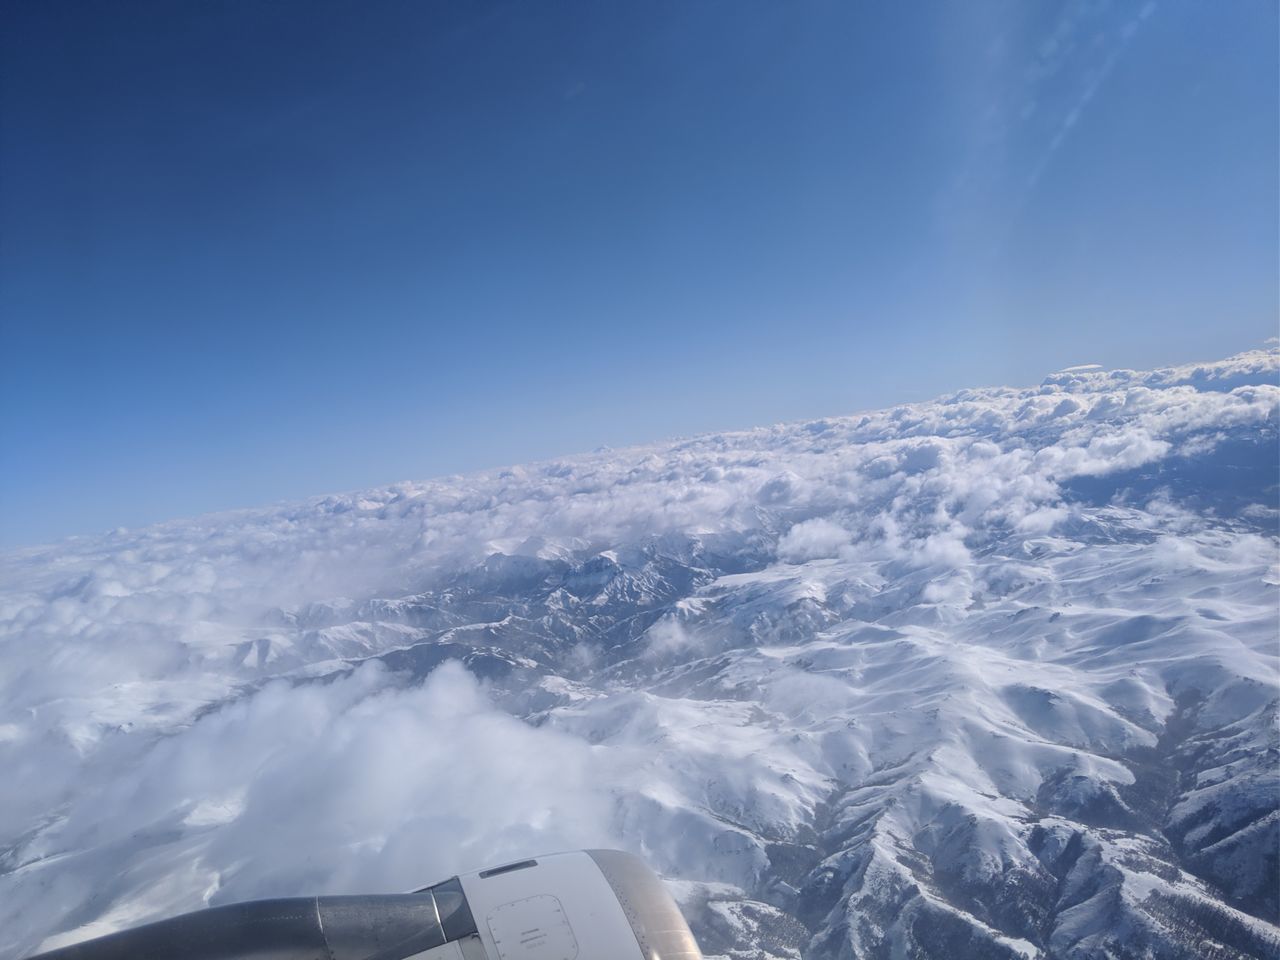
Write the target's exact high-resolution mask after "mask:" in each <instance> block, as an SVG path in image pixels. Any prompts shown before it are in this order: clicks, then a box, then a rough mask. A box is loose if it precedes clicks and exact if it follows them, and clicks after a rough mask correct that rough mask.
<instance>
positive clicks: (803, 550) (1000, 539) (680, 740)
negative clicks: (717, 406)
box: [0, 350, 1280, 960]
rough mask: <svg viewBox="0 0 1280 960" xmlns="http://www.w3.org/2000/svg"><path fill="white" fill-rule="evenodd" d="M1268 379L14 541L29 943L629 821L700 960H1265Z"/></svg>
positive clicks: (0, 935) (543, 847)
mask: <svg viewBox="0 0 1280 960" xmlns="http://www.w3.org/2000/svg"><path fill="white" fill-rule="evenodd" d="M1278 371H1280V356H1278V355H1277V352H1276V351H1275V350H1266V351H1255V352H1251V353H1247V354H1242V355H1240V356H1237V357H1233V358H1231V359H1229V360H1225V361H1221V362H1216V363H1205V364H1200V365H1196V366H1187V367H1177V368H1169V369H1163V370H1157V371H1154V372H1146V373H1140V372H1133V371H1112V372H1103V371H1096V370H1091V369H1071V370H1068V371H1065V372H1063V373H1061V374H1057V375H1054V376H1052V377H1050V378H1048V379H1047V380H1046V381H1045V382H1044V383H1043V384H1042V385H1040V386H1038V387H1034V388H1031V389H1011V388H998V389H975V390H967V391H963V392H961V393H958V394H954V395H952V396H948V397H943V398H941V399H939V400H936V401H933V402H930V403H923V404H915V405H907V406H900V407H895V408H892V409H888V410H882V411H878V412H874V413H868V414H865V415H860V416H853V417H844V418H833V419H830V420H821V421H815V422H812V423H800V424H789V425H784V426H777V427H771V428H766V429H760V430H754V431H749V432H744V433H733V434H723V435H716V436H704V437H698V438H695V439H692V440H687V441H682V442H677V443H672V444H669V445H658V446H650V447H642V448H636V449H630V450H625V451H602V452H598V453H596V454H593V455H590V456H583V457H578V458H574V459H568V460H563V461H557V462H554V463H544V464H536V465H532V466H526V467H519V468H512V469H509V470H503V471H496V472H492V473H488V474H479V475H474V476H468V477H453V478H448V479H444V480H440V481H435V482H430V483H423V484H402V485H398V486H394V487H391V488H387V489H381V490H374V491H368V492H364V493H359V494H351V495H344V496H333V497H327V498H323V499H318V500H314V501H311V502H307V503H303V504H297V505H288V506H279V507H274V508H269V509H265V510H258V511H245V512H239V513H233V514H223V515H218V516H210V517H204V518H200V519H196V520H190V521H181V522H175V523H170V524H164V525H160V526H156V527H151V528H148V529H145V530H136V531H131V530H119V531H116V532H114V533H112V534H109V535H106V536H102V537H95V538H79V539H74V540H70V541H67V542H64V543H61V544H57V545H55V546H51V547H47V548H39V549H31V550H23V551H18V552H14V553H10V554H8V555H7V556H5V557H4V558H3V560H2V561H0V562H2V567H0V570H2V582H3V590H2V593H0V775H2V776H3V777H4V786H3V788H2V789H0V954H2V955H4V956H22V955H24V954H26V953H29V952H32V951H35V950H36V949H38V948H39V947H41V946H42V945H43V946H45V947H50V946H54V945H57V944H61V943H66V942H70V941H71V940H75V939H81V938H84V937H87V936H91V935H95V934H98V933H102V932H106V931H108V930H111V929H115V928H119V927H123V926H127V925H130V924H133V923H137V922H141V921H144V920H146V919H149V918H154V917H157V916H159V915H162V914H167V913H172V912H177V911H181V910H185V909H191V908H196V907H199V906H201V905H204V904H210V903H219V902H227V901H230V900H236V899H245V898H251V897H258V896H266V895H289V894H298V893H304V892H317V893H318V892H354V891H376V890H398V889H407V888H412V887H416V886H421V885H423V884H425V883H428V882H431V881H434V880H438V879H440V878H443V877H445V876H447V875H449V874H451V873H453V872H455V871H458V870H466V869H474V868H478V867H481V866H486V865H489V864H491V863H494V862H499V861H503V860H511V859H516V858H519V857H522V856H526V855H530V854H537V853H539V852H545V851H548V850H554V849H560V848H569V847H580V846H587V845H611V846H620V847H625V848H629V849H632V850H635V851H637V852H639V853H641V854H643V855H644V856H645V857H646V858H648V859H649V860H650V862H651V863H653V864H654V865H655V867H657V868H658V869H659V870H661V871H662V872H663V873H664V874H665V875H667V876H668V877H670V878H671V882H672V884H673V886H674V888H675V889H676V891H677V893H678V895H679V897H680V898H681V901H682V903H683V904H684V906H685V909H686V911H687V912H688V914H689V915H690V917H691V919H692V920H693V922H694V925H695V930H696V932H697V933H698V934H699V937H700V939H701V941H702V943H703V945H704V949H705V950H706V951H707V953H708V954H720V955H724V956H729V957H734V958H760V960H763V958H784V957H805V958H814V960H817V958H823V960H826V958H842V960H847V958H898V957H923V958H951V960H956V958H968V957H973V958H979V957H983V958H986V957H992V958H999V957H1009V958H1013V957H1028V958H1030V957H1057V958H1086V957H1087V958H1093V957H1099V958H1101V957H1109V958H1128V957H1133V958H1137V957H1143V958H1182V957H1186V958H1193V957H1195V958H1199V957H1212V958H1239V957H1271V956H1276V955H1277V954H1278V953H1280V926H1278V925H1277V924H1280V776H1278V769H1280V753H1278V737H1277V724H1276V713H1277V702H1278V698H1280V674H1278V669H1280V660H1278V654H1280V613H1278V608H1277V602H1278V600H1280V593H1278V592H1277V586H1278V585H1280V564H1278V560H1280V554H1278V542H1280V512H1278V511H1277V507H1278V506H1280V503H1278V499H1277V498H1278V494H1280V489H1278V482H1280V443H1278V430H1280V423H1278V403H1280V386H1277V375H1278ZM86 482H87V483H91V482H92V481H91V480H87V481H86Z"/></svg>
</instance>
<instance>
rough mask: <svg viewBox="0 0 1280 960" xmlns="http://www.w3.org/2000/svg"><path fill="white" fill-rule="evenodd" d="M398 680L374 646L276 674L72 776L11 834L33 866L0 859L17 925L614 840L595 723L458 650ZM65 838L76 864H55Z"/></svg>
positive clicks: (392, 886)
mask: <svg viewBox="0 0 1280 960" xmlns="http://www.w3.org/2000/svg"><path fill="white" fill-rule="evenodd" d="M393 681H394V678H393V677H390V676H388V675H387V673H386V671H385V670H383V669H380V668H379V667H378V666H376V665H373V664H370V665H368V666H365V667H363V668H361V669H360V670H358V671H356V672H355V673H354V674H352V675H350V676H348V677H344V678H341V679H338V680H335V681H334V682H332V683H312V684H304V685H302V686H294V685H291V684H288V683H284V682H276V683H272V684H269V685H267V686H266V687H264V688H263V689H262V690H261V691H259V692H257V693H255V694H253V695H252V696H249V697H246V698H244V699H241V700H237V701H235V702H233V703H230V704H228V705H226V706H224V707H222V708H220V709H218V710H216V711H214V712H212V713H207V714H205V715H203V716H202V717H200V718H199V719H198V720H196V721H195V722H193V723H192V724H191V725H190V726H188V727H186V728H184V729H181V730H179V731H177V732H175V733H174V734H172V735H170V736H166V737H161V738H157V739H154V740H151V741H150V742H148V743H147V744H146V745H144V746H140V747H138V748H136V749H134V750H130V751H127V752H126V753H125V754H124V755H123V756H122V755H119V754H116V753H115V751H112V750H110V748H108V751H107V752H108V753H110V754H113V755H112V756H110V757H106V756H104V757H103V758H102V759H101V760H100V761H97V762H95V761H91V762H89V763H88V764H85V765H84V766H83V767H81V768H80V769H78V770H76V771H74V778H73V777H66V776H64V777H63V778H62V780H63V783H64V784H66V785H67V786H68V787H70V786H71V785H72V783H73V781H74V779H80V780H82V781H84V782H91V783H94V784H95V788H94V789H92V790H84V789H72V790H70V791H69V796H68V798H67V801H66V802H65V804H63V805H62V806H61V807H60V812H59V814H58V815H57V821H56V823H55V824H54V825H53V826H51V828H50V829H48V830H46V831H44V832H43V833H42V834H41V835H40V836H39V838H38V839H36V840H34V841H32V842H29V843H27V844H19V846H18V848H17V849H16V850H15V851H13V853H11V854H10V856H9V859H10V860H11V861H17V862H18V863H20V864H25V866H23V867H22V868H21V870H20V871H19V872H18V873H17V874H9V875H7V876H5V877H3V878H0V888H2V889H3V895H2V896H0V903H3V907H2V908H0V916H2V917H3V927H4V929H5V931H6V938H16V940H17V942H19V943H21V942H24V939H25V938H26V937H29V936H31V935H32V934H33V932H34V931H39V930H41V929H49V928H52V927H53V926H54V925H55V924H57V923H58V922H59V921H61V919H62V918H63V917H64V916H70V917H81V918H83V917H87V916H89V915H91V914H102V915H104V917H105V919H104V918H103V917H100V918H99V919H98V920H97V923H96V925H95V926H93V927H90V928H89V929H88V930H74V929H73V930H71V931H69V932H68V936H69V938H73V939H75V938H79V936H82V935H84V934H85V933H86V932H88V933H95V932H105V930H106V929H107V928H109V927H112V926H114V925H115V922H114V921H115V920H119V921H127V920H129V919H132V917H133V914H134V913H135V912H136V910H137V907H136V904H137V903H138V902H142V903H146V904H148V905H150V906H151V907H153V908H154V907H157V906H160V907H162V908H163V909H164V910H165V911H166V912H168V911H179V910H185V909H195V908H198V907H200V906H203V905H207V904H216V903H221V902H228V901H231V900H236V899H246V898H254V897H269V896H282V895H289V894H297V893H299V892H302V891H310V892H315V893H351V892H361V891H366V892H367V891H380V890H381V891H389V892H395V891H400V890H407V889H412V888H415V887H417V886H422V885H425V884H426V883H429V882H433V881H434V880H436V879H439V878H441V877H446V876H449V875H451V874H452V873H455V872H457V871H459V870H466V869H475V868H479V867H481V866H484V865H486V864H488V863H491V862H493V861H495V860H501V859H503V858H504V857H508V856H510V855H511V853H512V851H524V852H525V853H527V854H534V853H537V852H539V851H545V850H555V849H568V848H575V847H582V846H592V845H601V844H604V845H608V844H610V843H611V842H613V843H616V839H615V838H614V837H613V835H612V834H611V832H610V815H611V805H610V799H609V797H608V795H607V793H606V792H605V790H604V788H603V787H602V783H601V780H600V778H599V777H598V776H597V772H598V771H597V770H596V769H595V761H594V759H593V755H592V750H591V748H590V747H589V745H588V744H587V743H586V742H585V741H583V740H581V739H579V738H576V737H572V736H570V735H567V734H564V733H560V732H557V731H553V730H549V729H538V728H535V727H531V726H529V725H527V724H525V723H522V722H520V721H519V720H516V719H514V718H513V717H511V716H509V715H507V714H505V713H503V712H501V711H499V710H497V709H495V708H494V707H493V705H492V704H491V703H489V702H488V700H487V699H486V698H485V696H484V694H483V692H482V691H481V690H480V688H479V686H478V685H477V683H476V681H475V680H474V679H473V678H472V677H471V675H470V674H468V673H467V672H466V671H465V670H464V669H463V668H462V667H461V666H460V665H458V664H456V663H446V664H444V665H442V666H441V667H439V668H437V669H436V670H435V671H434V672H433V673H432V674H431V675H430V676H429V677H428V679H427V680H426V682H425V683H423V684H421V685H418V686H409V687H405V686H401V685H399V684H397V683H395V682H393ZM60 760H61V762H62V763H64V764H68V763H73V762H74V761H75V758H74V757H73V756H70V755H64V756H63V757H61V758H60ZM57 762H58V759H56V758H47V759H46V761H45V765H46V767H47V766H49V765H52V764H54V763H57ZM108 762H110V763H111V764H112V766H113V767H114V768H115V769H105V768H104V765H105V764H106V763H108ZM122 849H130V850H131V851H132V854H131V859H130V861H129V862H128V863H127V864H124V865H122V863H121V861H120V851H121V850H122ZM66 851H75V853H74V858H75V861H76V862H75V867H74V869H72V870H61V871H53V872H52V873H50V871H49V870H48V869H47V865H48V864H49V861H50V860H51V859H53V858H57V857H60V856H65V855H66ZM120 907H123V908H124V909H123V912H122V913H119V914H116V910H117V908H120ZM10 942H11V943H12V942H13V941H12V939H10Z"/></svg>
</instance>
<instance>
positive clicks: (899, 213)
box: [0, 0, 1280, 546]
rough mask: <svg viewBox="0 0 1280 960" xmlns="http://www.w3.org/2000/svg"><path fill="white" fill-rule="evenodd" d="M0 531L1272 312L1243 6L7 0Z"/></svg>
mask: <svg viewBox="0 0 1280 960" xmlns="http://www.w3.org/2000/svg"><path fill="white" fill-rule="evenodd" d="M2 16H3V19H4V21H5V22H4V25H3V26H4V29H3V30H0V34H2V35H3V39H2V40H0V44H2V45H3V46H2V48H0V81H2V82H0V116H2V117H3V120H2V121H0V324H2V327H0V363H3V375H2V376H0V457H2V458H3V463H2V464H0V468H2V469H0V506H2V510H0V542H2V543H3V544H5V545H8V546H13V545H17V544H25V543H35V542H40V541H45V540H49V539H53V538H56V537H60V536H64V535H68V534H76V533H90V532H96V531H99V530H101V529H105V528H110V527H116V526H135V525H138V524H143V523H146V522H149V521H155V520H162V519H166V518H169V517H173V516H182V515H190V514H195V513H201V512H204V511H208V510H216V509H223V508H229V507H236V506H252V505H256V504H259V503H264V502H267V501H272V500H278V499H285V498H298V497H303V496H308V495H311V494H319V493H325V492H330V491H335V490H343V489H350V488H356V487H362V486H372V485H376V484H381V483H386V482H391V481H395V480H399V479H408V478H425V477H429V476H433V475H439V474H446V473H453V472H459V471H466V470H470V469H476V468H481V467H489V466H496V465H501V464H505V463H512V462H519V461H522V460H528V459H533V458H540V457H551V456H556V455H559V454H567V453H571V452H574V451H577V450H585V449H591V448H594V447H598V446H600V445H603V444H608V445H611V446H621V445H624V444H629V443H634V442H640V441H646V440H656V439H661V438H664V437H668V436H674V435H685V434H691V433H697V432H703V431H708V430H719V429H732V428H738V427H749V426H753V425H758V424H764V423H770V422H775V421H778V420H787V419H799V418H806V417H818V416H823V415H831V414H839V413H847V412H853V411H856V410H858V409H863V408H867V407H876V406H884V405H888V404H891V403H895V402H899V401H906V400H914V399H924V398H927V397H930V396H933V395H936V394H938V393H942V392H946V391H948V390H953V389H956V388H960V387H964V386H971V385H978V384H987V383H1012V384H1024V383H1034V382H1036V381H1038V380H1039V379H1040V378H1042V377H1043V376H1044V375H1045V374H1046V373H1048V372H1050V371H1052V370H1055V369H1057V368H1059V367H1062V366H1064V365H1068V364H1077V363H1087V362H1095V363H1102V364H1105V365H1107V366H1138V367H1148V366H1153V365H1159V364H1162V363H1168V362H1177V361H1186V360H1194V359H1208V358H1214V357H1220V356H1225V355H1227V354H1229V353H1232V352H1235V351H1238V350H1241V349H1246V348H1249V347H1252V346H1257V345H1259V344H1260V343H1261V342H1262V341H1263V340H1264V339H1266V338H1267V337H1269V336H1272V335H1274V333H1275V331H1276V325H1277V310H1278V304H1277V301H1278V299H1280V293H1278V291H1277V277H1276V260H1277V252H1278V250H1277V247H1278V243H1277V227H1276V211H1277V203H1278V197H1277V182H1276V181H1277V178H1276V164H1277V153H1278V146H1277V116H1278V113H1280V102H1278V95H1277V72H1278V66H1277V51H1276V43H1275V37H1276V34H1277V26H1278V25H1277V7H1276V5H1275V4H1274V3H1272V2H1265V0H1232V2H1229V3H1217V4H1211V3H1199V2H1195V3H1193V2H1172V0H1164V2H1159V3H1153V4H1147V5H1145V6H1144V5H1142V4H1140V3H1112V4H1108V3H1101V2H1094V3H1089V4H1055V3H1049V2H1044V3H1023V2H1007V3H988V2H982V3H964V4H944V3H940V2H939V3H929V2H921V3H912V4H891V3H883V4H869V3H868V4H851V3H844V2H828V3H823V2H812V3H801V4H782V3H736V2H735V3H712V2H703V3H687V2H678V3H646V4H629V5H624V4H598V3H503V4H489V3H452V4H449V3H440V4H429V3H416V2H385V0H384V2H373V3H357V2H331V0H318V2H296V3H295V2H267V0H264V2H260V3H250V2H210V3H199V4H195V3H177V4H175V3H171V2H136V0H119V2H111V3H107V2H75V3H71V2H64V0H46V2H40V3H36V2H27V3H18V4H8V5H6V7H5V10H4V12H3V14H2Z"/></svg>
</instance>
